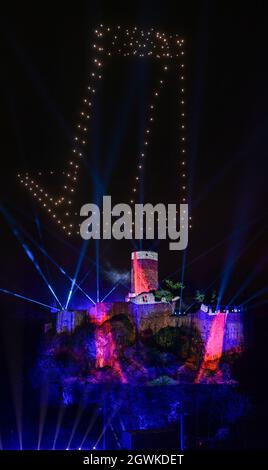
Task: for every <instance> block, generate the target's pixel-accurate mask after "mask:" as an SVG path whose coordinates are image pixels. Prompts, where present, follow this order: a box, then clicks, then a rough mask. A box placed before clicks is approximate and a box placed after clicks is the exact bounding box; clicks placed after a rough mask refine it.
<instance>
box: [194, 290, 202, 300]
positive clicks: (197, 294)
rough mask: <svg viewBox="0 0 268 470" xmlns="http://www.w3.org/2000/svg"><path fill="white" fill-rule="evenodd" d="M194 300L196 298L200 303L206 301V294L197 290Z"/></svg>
mask: <svg viewBox="0 0 268 470" xmlns="http://www.w3.org/2000/svg"><path fill="white" fill-rule="evenodd" d="M194 300H195V301H196V302H199V303H202V302H204V300H205V294H204V293H203V292H202V291H200V290H197V291H196V293H195V298H194Z"/></svg>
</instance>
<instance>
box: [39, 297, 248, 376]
mask: <svg viewBox="0 0 268 470" xmlns="http://www.w3.org/2000/svg"><path fill="white" fill-rule="evenodd" d="M61 322H62V323H61ZM68 326H70V328H69V329H68ZM61 327H62V329H61ZM59 333H60V334H59ZM47 335H49V336H50V338H51V342H50V343H49V344H48V345H47V352H46V353H45V354H46V357H47V358H49V361H48V363H50V364H53V368H54V371H55V374H56V375H57V373H59V374H60V372H57V370H58V371H62V372H61V374H62V377H64V380H68V381H69V379H70V374H72V371H75V374H74V375H75V376H74V377H72V380H85V381H86V382H92V383H98V382H105V381H112V382H121V383H132V384H136V385H137V384H138V385H141V384H152V385H153V384H159V383H166V382H168V383H170V384H171V383H174V381H175V382H176V383H226V382H228V383H231V382H232V372H231V368H232V362H233V361H234V360H236V358H237V357H238V355H239V354H240V352H241V350H242V349H243V346H244V336H243V323H242V314H241V313H229V314H226V313H219V314H217V315H209V314H208V313H206V312H203V311H198V312H196V313H189V314H188V315H185V316H175V315H173V308H172V305H170V304H168V303H161V302H159V303H153V304H141V305H139V304H134V303H131V302H129V303H128V302H113V303H99V304H97V305H95V306H94V307H91V308H90V309H89V310H88V311H83V312H82V311H77V312H76V311H73V312H70V321H68V312H66V311H65V312H64V315H63V314H61V313H59V315H58V319H57V334H56V335H54V336H53V334H52V333H51V330H50V332H49V333H48V334H47ZM67 357H70V358H71V363H72V368H70V367H69V365H68V364H69V363H68V360H67V359H66V358H67ZM64 358H65V360H64V361H65V362H64V363H63V359H64ZM51 361H52V362H51ZM45 362H46V361H45ZM45 362H44V363H45ZM80 364H81V367H80ZM50 369H51V370H52V366H50ZM78 377H79V378H78ZM161 377H162V378H161Z"/></svg>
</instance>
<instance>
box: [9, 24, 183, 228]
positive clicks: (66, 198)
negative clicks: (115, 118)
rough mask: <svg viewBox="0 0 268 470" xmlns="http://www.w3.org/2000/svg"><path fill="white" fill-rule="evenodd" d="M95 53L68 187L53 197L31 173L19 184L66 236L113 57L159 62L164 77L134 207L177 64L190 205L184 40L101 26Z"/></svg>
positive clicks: (156, 92) (140, 162)
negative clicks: (98, 97) (158, 116)
mask: <svg viewBox="0 0 268 470" xmlns="http://www.w3.org/2000/svg"><path fill="white" fill-rule="evenodd" d="M92 49H93V58H92V67H91V71H90V74H89V81H88V86H87V89H86V94H85V95H84V96H83V98H82V105H81V108H80V112H79V120H78V122H77V124H76V126H75V129H76V131H75V135H74V144H73V148H72V152H71V157H70V158H69V161H68V163H67V168H66V169H65V170H64V171H63V176H64V183H63V186H62V191H61V193H60V194H58V195H51V194H50V193H49V191H47V190H46V189H45V187H44V186H43V184H42V183H40V181H39V180H37V179H36V178H34V177H32V176H31V175H30V174H29V173H26V174H23V175H22V174H18V178H19V180H20V182H21V184H22V185H23V186H24V187H25V188H26V189H27V190H28V191H29V192H30V194H31V195H32V196H33V198H34V199H35V200H37V202H38V203H39V204H40V205H41V206H42V207H43V209H44V210H45V211H46V212H47V214H48V215H49V216H50V217H51V219H52V220H53V221H54V222H55V223H56V224H57V226H59V227H61V229H62V230H63V231H64V232H65V233H66V234H67V235H68V236H71V235H74V234H79V226H78V224H77V223H76V222H75V220H76V216H77V214H78V212H77V210H76V209H75V204H74V196H75V192H76V191H77V187H78V183H79V169H80V165H81V159H83V158H84V151H85V146H86V145H87V143H88V135H89V125H90V120H91V119H92V117H93V108H94V97H95V95H96V93H97V91H98V84H99V82H100V80H101V79H102V77H103V69H104V66H105V64H106V62H107V61H108V59H111V58H112V57H116V56H121V57H134V58H139V59H140V60H148V59H150V60H155V61H158V62H159V65H160V78H158V80H157V84H156V85H155V87H154V89H153V91H152V94H151V100H150V103H149V108H148V112H147V123H146V126H145V131H144V140H143V144H142V146H141V150H140V152H139V154H138V158H137V166H136V173H135V175H134V178H133V186H132V188H131V195H130V203H131V204H135V201H137V199H138V189H139V188H138V184H139V182H140V180H141V179H142V176H143V169H144V161H145V158H146V156H147V153H148V148H149V145H150V142H151V132H152V128H153V124H154V121H155V119H156V110H157V103H158V100H159V97H160V94H161V90H162V89H163V87H164V86H165V85H166V84H167V80H166V74H167V72H168V70H169V68H170V67H171V66H172V65H174V64H175V67H176V68H177V78H178V108H179V120H178V127H179V129H178V135H179V139H178V146H179V151H178V152H179V177H180V190H181V194H180V200H181V202H182V203H187V171H186V167H187V165H186V120H185V117H186V115H185V72H184V69H185V63H184V55H185V51H184V39H182V38H181V37H179V35H178V34H168V33H165V32H160V31H158V30H156V29H154V28H150V29H149V30H146V31H145V30H143V29H140V28H138V27H137V26H135V27H132V28H123V27H121V26H115V27H107V26H104V25H103V24H100V25H99V26H98V27H97V28H96V29H95V31H94V40H93V42H92ZM53 173H54V172H53V171H50V174H53ZM38 175H39V176H42V172H39V173H38ZM190 219H191V218H190ZM190 227H191V226H190Z"/></svg>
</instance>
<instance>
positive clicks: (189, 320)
mask: <svg viewBox="0 0 268 470" xmlns="http://www.w3.org/2000/svg"><path fill="white" fill-rule="evenodd" d="M172 310H173V308H172V305H170V304H169V303H161V302H159V303H158V302H156V303H153V304H134V303H131V302H104V303H99V304H96V305H95V306H92V307H90V308H89V310H88V312H85V311H73V312H69V311H61V312H58V314H57V325H56V329H57V333H62V332H64V331H65V332H69V333H72V332H73V331H74V330H75V328H76V327H77V326H79V325H81V324H82V323H83V322H84V321H85V320H86V319H88V321H90V322H93V323H95V324H97V325H101V324H103V323H104V322H105V321H107V320H110V319H111V318H113V317H115V316H118V315H125V316H127V317H128V318H129V320H130V321H131V323H132V324H133V326H134V327H135V328H137V329H138V331H140V332H142V331H144V330H151V331H152V333H153V334H155V333H157V332H158V331H159V330H160V329H162V328H166V327H183V326H185V327H187V328H189V329H191V328H196V329H197V330H198V331H199V333H200V336H201V338H202V340H203V342H204V344H207V343H208V341H209V337H210V335H211V330H212V324H213V320H214V319H215V317H216V315H209V314H208V313H206V312H203V311H201V310H199V311H198V312H196V313H189V314H188V315H181V316H174V315H172ZM219 315H224V316H225V319H224V323H223V328H224V331H223V332H220V331H219V335H221V334H222V333H223V334H222V336H223V341H222V352H225V351H228V350H231V349H235V348H237V347H242V346H243V345H244V332H243V321H242V318H243V316H242V315H243V314H241V313H228V314H223V313H222V314H219ZM214 323H215V322H214ZM215 328H216V331H214V332H213V334H214V335H215V334H216V335H217V328H218V326H217V325H216V326H215V325H214V326H213V330H215Z"/></svg>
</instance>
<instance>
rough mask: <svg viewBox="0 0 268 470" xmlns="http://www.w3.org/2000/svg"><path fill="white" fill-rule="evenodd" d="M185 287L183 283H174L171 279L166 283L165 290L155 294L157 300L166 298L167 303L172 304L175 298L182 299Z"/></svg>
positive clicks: (159, 290)
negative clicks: (181, 295)
mask: <svg viewBox="0 0 268 470" xmlns="http://www.w3.org/2000/svg"><path fill="white" fill-rule="evenodd" d="M182 289H184V285H183V284H182V283H181V282H173V281H171V280H169V279H166V280H165V281H164V288H163V289H158V290H157V291H156V292H155V298H156V299H157V300H161V299H162V298H165V299H166V300H167V302H171V301H172V299H173V298H174V297H180V294H181V291H182Z"/></svg>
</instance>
